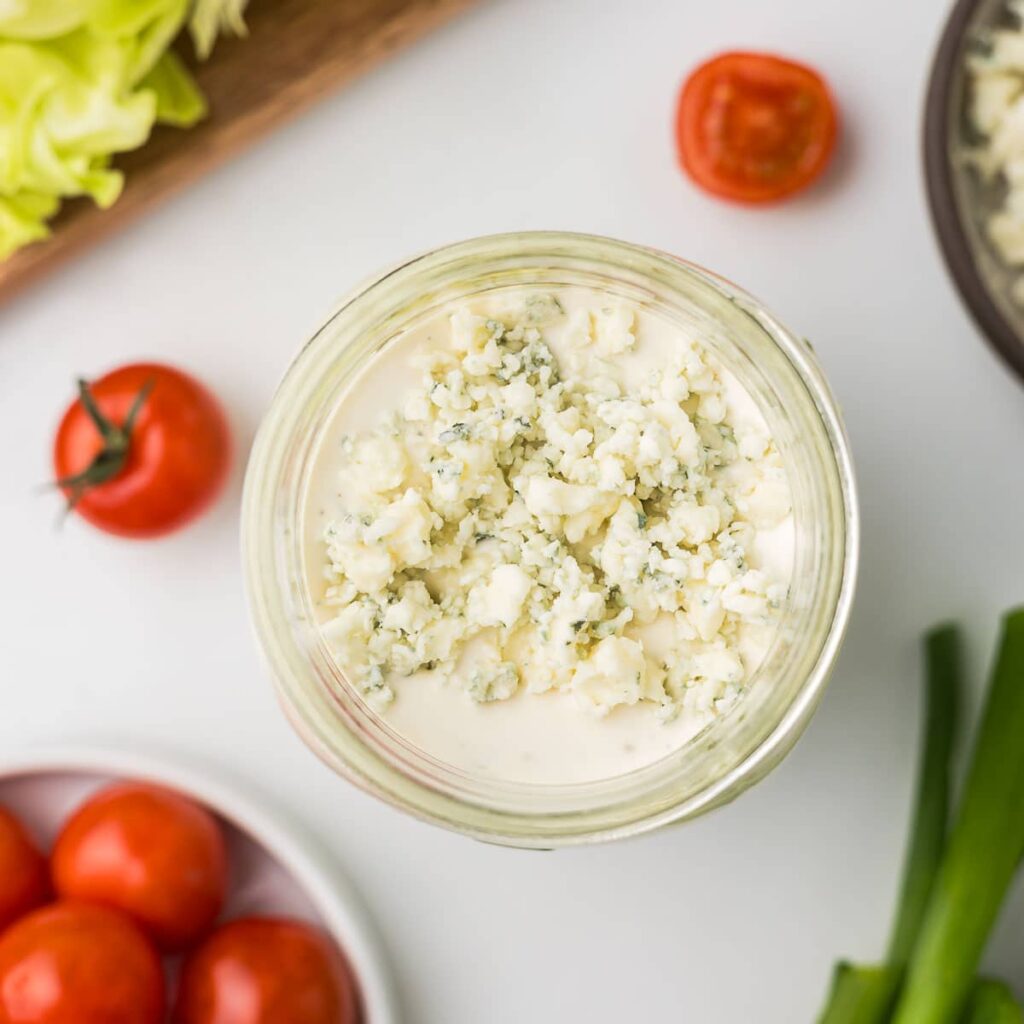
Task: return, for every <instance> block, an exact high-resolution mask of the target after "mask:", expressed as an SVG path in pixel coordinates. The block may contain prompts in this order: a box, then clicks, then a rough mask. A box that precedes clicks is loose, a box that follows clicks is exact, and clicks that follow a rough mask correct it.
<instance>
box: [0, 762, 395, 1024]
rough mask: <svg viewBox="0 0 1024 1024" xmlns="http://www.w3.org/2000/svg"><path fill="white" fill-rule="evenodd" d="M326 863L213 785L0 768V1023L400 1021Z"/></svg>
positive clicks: (143, 769)
mask: <svg viewBox="0 0 1024 1024" xmlns="http://www.w3.org/2000/svg"><path fill="white" fill-rule="evenodd" d="M398 1021H399V1013H398V1009H397V1002H396V999H395V996H394V989H393V986H392V985H391V983H390V979H389V977H388V972H387V967H386V963H385V959H384V956H383V954H382V951H381V946H380V943H379V941H378V939H377V937H376V935H375V932H374V929H373V927H372V925H371V923H370V921H369V918H368V916H367V914H366V912H365V910H364V908H363V907H362V905H361V902H360V900H359V898H358V896H357V895H356V893H355V891H354V889H352V887H351V886H350V885H349V884H348V883H346V882H345V880H344V879H343V877H342V876H341V875H340V873H339V870H338V868H337V866H336V865H335V864H334V863H332V862H331V859H330V858H329V857H326V856H325V855H324V854H322V853H319V852H318V851H317V850H316V849H315V846H313V845H312V844H311V843H310V842H309V841H308V839H306V838H304V837H302V836H301V835H299V834H298V833H297V832H296V830H295V829H294V828H291V827H288V826H287V825H286V824H285V823H283V822H282V820H281V818H280V815H277V814H274V813H273V812H271V811H268V810H267V809H266V807H265V806H264V805H263V804H261V803H257V802H254V801H252V800H251V799H250V798H248V797H246V796H245V795H244V794H243V793H242V792H240V791H238V790H237V789H236V788H234V787H232V786H231V785H230V784H228V783H225V782H222V781H217V780H215V779H213V778H211V776H210V775H209V773H207V772H204V771H199V770H194V769H189V768H187V767H182V766H180V765H176V764H173V763H170V762H164V761H159V760H156V759H152V758H148V757H140V756H138V755H136V754H133V753H129V752H117V751H100V750H91V749H65V750H56V751H46V752H36V753H30V754H23V755H21V756H18V757H7V758H4V759H3V760H2V761H0V1024H66V1022H74V1024H165V1022H171V1024H398Z"/></svg>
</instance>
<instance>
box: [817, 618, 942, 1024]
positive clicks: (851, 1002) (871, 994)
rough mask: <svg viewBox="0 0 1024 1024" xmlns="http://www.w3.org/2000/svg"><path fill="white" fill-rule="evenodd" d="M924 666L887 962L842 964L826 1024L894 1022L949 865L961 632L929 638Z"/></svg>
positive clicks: (933, 633) (821, 1022) (935, 633)
mask: <svg viewBox="0 0 1024 1024" xmlns="http://www.w3.org/2000/svg"><path fill="white" fill-rule="evenodd" d="M924 660H925V686H924V742H923V744H922V753H921V761H920V769H919V774H918V783H917V795H916V798H915V802H914V815H913V818H912V820H911V830H910V845H909V846H908V848H907V854H906V862H905V866H904V869H903V883H902V886H901V889H900V899H899V904H898V908H899V909H898V910H897V913H896V920H895V921H894V923H893V933H892V938H891V940H890V942H889V955H888V961H887V963H886V964H884V965H874V966H868V967H864V966H855V965H852V964H848V963H840V964H837V966H836V970H835V973H834V974H833V980H832V989H831V992H830V994H829V1001H828V1003H827V1004H826V1008H825V1010H824V1012H823V1013H822V1015H821V1017H820V1018H819V1024H884V1022H885V1021H887V1020H888V1018H889V1014H890V1013H891V1011H892V1006H893V1003H894V1002H895V999H896V994H897V992H898V990H899V985H900V982H901V980H902V978H903V972H904V970H905V968H906V965H907V960H908V958H909V956H910V950H911V949H912V948H913V944H914V939H915V937H916V936H917V932H918V929H919V927H920V924H921V920H922V918H923V917H924V912H925V908H926V906H927V901H928V896H929V893H930V892H931V889H932V883H933V881H934V879H935V875H936V873H937V872H938V869H939V864H940V862H941V859H942V850H943V846H944V844H945V840H946V825H947V820H948V817H949V790H950V761H951V759H952V754H953V747H954V740H955V736H956V719H957V711H958V709H959V705H960V686H961V684H960V636H959V633H958V632H957V629H956V627H955V626H941V627H939V628H937V629H934V630H932V631H931V632H930V633H928V634H927V636H926V637H925V641H924Z"/></svg>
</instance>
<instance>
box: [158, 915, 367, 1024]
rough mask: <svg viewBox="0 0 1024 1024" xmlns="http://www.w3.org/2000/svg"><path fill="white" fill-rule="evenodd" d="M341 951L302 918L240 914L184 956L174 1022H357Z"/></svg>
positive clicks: (354, 996) (296, 1023) (241, 1023)
mask: <svg viewBox="0 0 1024 1024" xmlns="http://www.w3.org/2000/svg"><path fill="white" fill-rule="evenodd" d="M358 1019H359V1018H358V1008H357V999H356V995H355V989H354V986H353V984H352V980H351V977H350V975H349V972H348V969H347V967H346V966H345V963H344V961H343V960H342V958H341V954H340V953H339V952H338V950H337V949H335V948H334V946H333V945H332V944H331V943H330V942H329V941H328V940H327V938H326V937H325V936H323V935H322V934H321V933H320V932H319V931H317V930H316V929H314V928H311V927H310V926H309V925H307V924H304V923H302V922H301V921H290V920H285V919H280V918H256V917H253V918H243V919H240V920H237V921H231V922H229V923H228V924H226V925H223V926H222V927H220V928H218V929H217V930H216V931H215V932H213V933H212V934H211V935H210V937H209V938H208V939H207V940H206V941H205V942H204V943H203V944H202V945H201V946H200V947H199V948H198V949H196V950H195V951H194V952H193V953H192V954H191V955H190V956H189V958H188V959H187V960H186V961H185V965H184V967H183V969H182V973H181V979H180V983H179V988H178V998H177V1001H176V1004H175V1009H174V1015H173V1021H174V1024H228V1022H230V1024H356V1022H357V1021H358Z"/></svg>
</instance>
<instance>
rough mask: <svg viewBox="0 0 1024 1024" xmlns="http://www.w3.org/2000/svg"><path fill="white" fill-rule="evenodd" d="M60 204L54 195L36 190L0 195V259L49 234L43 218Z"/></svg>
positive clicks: (52, 213) (48, 217) (47, 216)
mask: <svg viewBox="0 0 1024 1024" xmlns="http://www.w3.org/2000/svg"><path fill="white" fill-rule="evenodd" d="M59 205H60V200H58V199H57V197H56V196H52V195H44V194H42V193H39V192H20V193H18V194H17V195H13V196H0V261H2V260H5V259H7V257H8V256H10V255H11V253H13V252H15V251H16V250H18V249H20V248H21V247H22V246H23V245H28V244H29V242H37V241H40V240H41V239H43V238H46V237H47V236H48V235H49V234H50V229H49V228H48V227H47V226H46V221H48V220H49V219H50V218H51V217H52V216H53V215H54V214H55V213H56V212H57V207H58V206H59Z"/></svg>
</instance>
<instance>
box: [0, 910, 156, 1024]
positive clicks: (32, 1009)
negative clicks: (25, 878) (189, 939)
mask: <svg viewBox="0 0 1024 1024" xmlns="http://www.w3.org/2000/svg"><path fill="white" fill-rule="evenodd" d="M163 1012H164V978H163V971H162V969H161V966H160V959H159V957H158V956H157V954H156V951H155V950H154V949H153V947H152V946H151V945H150V943H149V942H148V940H147V939H146V937H145V936H144V935H143V934H142V932H141V931H139V929H138V928H137V927H136V926H135V925H134V924H133V923H132V922H131V921H130V920H129V919H128V918H127V917H125V916H124V915H123V914H119V913H117V912H116V911H113V910H108V909H106V908H105V907H95V906H89V905H87V904H84V903H82V904H79V903H57V904H54V905H53V906H50V907H44V908H43V909H42V910H36V911H34V912H33V913H31V914H29V915H28V916H27V917H23V918H22V919H21V920H20V921H18V922H17V923H16V924H13V925H12V926H11V927H10V928H8V929H7V931H6V932H4V934H3V937H2V938H0V1024H161V1022H162V1020H163Z"/></svg>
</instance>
